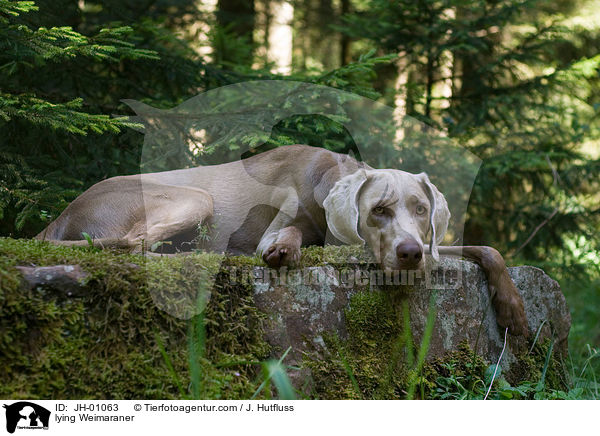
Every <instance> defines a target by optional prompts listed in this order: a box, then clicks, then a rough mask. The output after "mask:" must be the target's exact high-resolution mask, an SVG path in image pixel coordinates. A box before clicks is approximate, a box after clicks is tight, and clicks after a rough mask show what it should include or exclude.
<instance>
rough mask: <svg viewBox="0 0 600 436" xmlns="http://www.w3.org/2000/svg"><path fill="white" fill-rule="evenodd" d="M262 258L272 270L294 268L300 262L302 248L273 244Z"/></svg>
mask: <svg viewBox="0 0 600 436" xmlns="http://www.w3.org/2000/svg"><path fill="white" fill-rule="evenodd" d="M262 257H263V260H264V261H265V263H266V264H267V265H269V267H271V268H280V267H282V266H289V267H292V266H296V265H297V264H298V262H300V248H297V247H291V246H289V245H288V244H273V245H271V246H270V247H269V248H267V250H265V252H264V253H263V256H262Z"/></svg>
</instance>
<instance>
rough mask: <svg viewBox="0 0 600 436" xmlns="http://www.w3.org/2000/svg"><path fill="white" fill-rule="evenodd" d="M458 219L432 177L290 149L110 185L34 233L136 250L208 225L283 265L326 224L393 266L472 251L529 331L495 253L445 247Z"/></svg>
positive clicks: (518, 328) (223, 241)
mask: <svg viewBox="0 0 600 436" xmlns="http://www.w3.org/2000/svg"><path fill="white" fill-rule="evenodd" d="M142 193H143V195H142ZM449 218H450V212H449V210H448V205H447V203H446V200H445V198H444V196H443V195H442V194H441V193H440V192H439V191H438V189H437V188H436V187H435V186H434V185H433V184H432V183H431V182H430V181H429V179H428V177H427V175H426V174H425V173H421V174H411V173H407V172H404V171H400V170H393V169H373V168H371V167H369V166H368V165H366V164H363V163H360V162H357V161H356V160H354V159H352V158H350V157H349V156H346V155H342V154H337V153H333V152H331V151H328V150H325V149H322V148H314V147H309V146H304V145H292V146H286V147H280V148H276V149H274V150H271V151H267V152H265V153H261V154H258V155H255V156H252V157H250V158H247V159H243V160H241V161H236V162H231V163H226V164H222V165H214V166H205V167H197V168H190V169H183V170H175V171H166V172H160V173H150V174H143V175H133V176H122V177H113V178H110V179H107V180H104V181H102V182H99V183H97V184H95V185H94V186H92V187H91V188H89V189H88V190H87V191H85V192H84V193H83V194H82V195H80V196H79V197H78V198H76V199H75V200H74V201H73V202H72V203H71V204H70V205H69V206H68V207H67V208H66V209H65V210H64V211H63V213H62V214H61V215H60V216H59V217H58V218H57V219H56V220H55V221H54V222H52V223H51V224H50V225H49V226H48V227H47V228H46V229H45V230H44V231H42V232H41V233H40V234H39V235H38V236H37V238H38V239H46V240H50V241H53V242H55V243H59V244H64V245H86V244H87V241H85V240H82V238H83V237H82V233H83V232H85V233H87V234H89V235H90V236H91V237H92V238H93V239H94V244H95V245H97V246H103V247H107V246H113V247H127V248H131V249H134V250H135V249H139V248H140V247H141V245H142V243H144V244H146V247H150V246H151V245H152V244H155V243H157V242H161V241H171V242H172V243H174V244H181V243H183V242H185V241H191V240H193V239H194V238H195V237H196V236H197V234H198V228H199V225H203V226H206V227H205V228H207V229H210V235H209V236H210V237H207V238H203V239H204V240H203V241H202V244H201V245H202V248H206V249H209V250H212V251H219V252H225V251H227V252H232V253H238V254H252V253H254V252H257V253H258V254H259V255H262V258H263V259H264V261H265V262H266V263H267V264H268V265H269V266H270V267H273V268H277V267H280V266H284V265H286V266H293V265H295V264H297V263H298V261H299V259H300V247H301V246H302V245H315V244H320V245H322V244H323V243H324V242H325V237H326V234H327V231H328V230H329V232H330V234H332V235H333V236H334V237H335V238H336V239H337V240H339V241H340V242H342V243H346V244H356V243H358V244H365V243H366V244H367V245H368V247H369V248H370V249H371V251H372V252H373V254H374V256H375V258H376V260H377V261H378V262H379V263H380V264H381V265H382V267H383V268H384V269H385V270H410V269H412V270H415V269H420V268H422V267H423V254H424V253H425V252H430V253H431V254H432V255H433V256H434V257H437V255H438V253H440V254H448V255H458V256H464V257H467V258H469V259H472V260H474V261H476V262H477V263H479V265H481V267H482V268H483V269H484V271H485V272H486V274H487V278H488V282H489V289H490V292H491V293H492V295H493V304H494V307H495V309H496V313H497V321H498V324H499V325H500V326H502V327H508V328H509V331H510V332H511V333H513V334H516V335H527V334H528V325H527V319H526V317H525V312H524V308H523V301H522V299H521V297H520V295H519V293H518V291H517V289H516V288H515V286H514V284H513V282H512V280H511V279H510V277H509V275H508V271H507V269H506V265H505V263H504V260H503V258H502V256H501V255H500V254H499V253H498V251H496V250H495V249H493V248H491V247H476V246H463V247H458V246H453V247H438V244H439V243H440V242H441V241H442V239H443V237H444V234H445V233H446V229H447V227H448V220H449ZM428 234H429V235H430V238H429V241H430V244H429V245H426V244H425V243H424V241H426V237H427V235H428Z"/></svg>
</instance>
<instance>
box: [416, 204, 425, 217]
mask: <svg viewBox="0 0 600 436" xmlns="http://www.w3.org/2000/svg"><path fill="white" fill-rule="evenodd" d="M425 212H427V209H425V206H421V205H418V206H417V215H423V214H424V213H425Z"/></svg>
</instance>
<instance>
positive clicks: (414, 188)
mask: <svg viewBox="0 0 600 436" xmlns="http://www.w3.org/2000/svg"><path fill="white" fill-rule="evenodd" d="M323 207H324V208H325V214H326V217H327V225H328V227H329V230H330V231H331V233H332V234H333V236H335V237H336V238H337V239H339V240H340V241H341V242H344V243H346V244H357V243H358V244H364V243H366V244H367V245H368V246H369V247H370V249H371V250H372V252H373V254H374V255H375V258H376V259H377V261H378V262H379V263H380V264H381V265H382V267H383V268H384V269H386V270H400V269H420V268H422V266H423V245H424V243H425V242H426V241H427V235H428V234H429V235H430V238H429V241H427V242H429V243H430V245H431V252H432V255H433V256H434V258H437V244H439V243H440V242H441V241H442V239H443V238H444V235H445V233H446V230H447V228H448V221H449V219H450V211H449V210H448V204H447V203H446V199H445V198H444V196H443V195H442V194H441V193H440V191H438V189H437V188H436V187H435V186H434V185H433V184H432V183H431V182H430V181H429V178H428V177H427V174H425V173H420V174H411V173H407V172H405V171H400V170H391V169H385V170H370V169H368V170H358V171H356V172H354V173H353V174H350V175H347V176H345V177H343V178H341V179H340V180H338V181H337V182H336V183H335V185H334V186H333V188H332V189H331V191H329V195H328V196H327V198H325V201H324V202H323Z"/></svg>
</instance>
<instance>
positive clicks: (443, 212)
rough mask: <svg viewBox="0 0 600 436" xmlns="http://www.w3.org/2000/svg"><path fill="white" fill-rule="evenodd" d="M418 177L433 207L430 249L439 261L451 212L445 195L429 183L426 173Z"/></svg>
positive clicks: (430, 216) (430, 226)
mask: <svg viewBox="0 0 600 436" xmlns="http://www.w3.org/2000/svg"><path fill="white" fill-rule="evenodd" d="M417 177H419V179H420V180H421V183H422V184H423V187H424V189H425V192H426V193H427V198H428V199H429V203H430V205H431V212H430V215H429V228H430V229H431V242H430V244H429V247H430V249H431V255H432V256H433V258H434V259H435V260H438V259H439V253H438V248H437V246H438V244H440V243H441V242H442V241H443V240H444V235H445V234H446V231H447V230H448V222H449V221H450V210H449V209H448V203H447V202H446V198H445V197H444V195H443V194H442V193H441V192H440V191H439V190H438V188H436V187H435V185H434V184H433V183H431V182H430V181H429V177H428V176H427V174H425V173H420V174H417Z"/></svg>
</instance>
